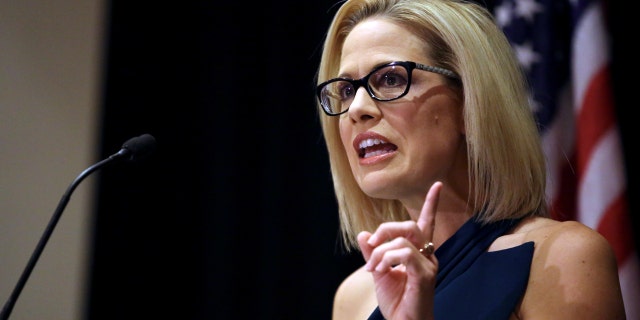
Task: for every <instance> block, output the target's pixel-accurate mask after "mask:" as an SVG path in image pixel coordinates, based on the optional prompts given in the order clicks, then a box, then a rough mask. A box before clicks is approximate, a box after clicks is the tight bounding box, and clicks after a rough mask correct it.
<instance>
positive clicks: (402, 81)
mask: <svg viewBox="0 0 640 320" xmlns="http://www.w3.org/2000/svg"><path fill="white" fill-rule="evenodd" d="M413 69H419V70H424V71H429V72H434V73H439V74H442V75H445V76H447V77H450V78H454V79H459V76H458V75H457V74H456V73H455V72H453V71H450V70H447V69H444V68H440V67H433V66H427V65H424V64H419V63H415V62H412V61H395V62H391V63H388V64H385V65H382V66H379V67H377V68H375V69H373V71H371V72H370V73H369V74H368V75H366V76H364V77H362V78H360V79H355V80H354V79H348V78H335V79H331V80H328V81H325V82H323V83H321V84H320V85H318V87H316V95H317V96H318V99H319V100H320V105H321V106H322V110H324V112H325V113H326V114H327V115H330V116H337V115H340V114H343V113H345V112H347V111H348V110H349V106H351V102H353V97H354V96H355V94H356V92H357V91H358V89H359V88H360V87H365V88H366V89H367V92H368V93H369V96H371V98H373V99H375V100H378V101H393V100H396V99H400V98H402V97H403V96H405V95H406V94H407V92H409V87H410V86H411V72H412V71H413Z"/></svg>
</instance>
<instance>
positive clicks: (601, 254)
mask: <svg viewBox="0 0 640 320" xmlns="http://www.w3.org/2000/svg"><path fill="white" fill-rule="evenodd" d="M514 233H515V234H518V235H520V236H522V238H523V240H524V241H533V242H534V243H535V251H534V256H533V261H532V264H531V273H530V277H529V285H528V287H527V291H526V293H525V296H524V298H523V301H522V304H521V308H520V314H521V316H522V317H524V318H534V319H535V318H540V317H542V318H544V317H552V318H553V317H556V316H558V315H562V316H563V319H605V318H606V319H624V306H623V303H622V294H621V291H620V282H619V279H618V268H617V262H616V259H615V254H614V252H613V250H612V248H611V246H610V245H609V242H608V241H607V240H606V239H605V238H604V237H603V236H602V235H601V234H600V233H598V232H597V231H595V230H593V229H591V228H589V227H587V226H585V225H584V224H582V223H579V222H576V221H565V222H560V221H555V220H552V219H547V218H530V219H527V220H525V221H523V223H522V224H520V225H519V226H518V228H517V229H516V230H515V232H514Z"/></svg>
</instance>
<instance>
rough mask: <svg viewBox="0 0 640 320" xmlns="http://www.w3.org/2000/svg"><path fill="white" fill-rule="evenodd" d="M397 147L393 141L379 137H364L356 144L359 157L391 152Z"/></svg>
mask: <svg viewBox="0 0 640 320" xmlns="http://www.w3.org/2000/svg"><path fill="white" fill-rule="evenodd" d="M397 149H398V146H396V145H395V144H393V143H389V142H386V141H383V140H380V139H365V140H362V141H361V142H360V144H359V145H358V156H359V157H360V158H363V159H364V158H370V157H375V156H379V155H383V154H387V153H390V152H393V151H395V150H397Z"/></svg>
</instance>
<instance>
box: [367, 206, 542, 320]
mask: <svg viewBox="0 0 640 320" xmlns="http://www.w3.org/2000/svg"><path fill="white" fill-rule="evenodd" d="M519 221H520V220H519V219H514V220H503V221H499V222H495V223H492V224H488V225H484V226H483V225H481V224H480V223H479V222H477V221H475V219H469V221H467V222H466V223H465V224H464V225H462V227H460V229H459V230H458V231H457V232H456V233H455V234H454V235H453V236H452V237H451V238H449V239H447V241H445V242H444V243H443V244H442V246H440V247H439V248H438V249H437V250H436V251H435V253H434V254H435V255H436V257H437V258H438V265H439V270H438V275H437V278H436V292H435V294H436V295H435V298H434V299H435V300H434V310H433V312H434V317H435V319H447V320H455V319H464V320H470V319H491V320H499V319H509V316H510V314H511V313H512V312H513V310H514V308H515V306H516V304H517V303H518V301H519V300H520V298H521V297H522V295H523V294H524V291H525V289H526V287H527V282H528V280H529V271H530V270H531V259H532V258H533V242H526V243H523V244H521V245H519V246H516V247H513V248H508V249H504V250H498V251H490V252H487V249H488V248H489V246H490V245H491V243H493V241H494V240H495V239H496V238H498V237H500V236H501V235H503V234H505V233H506V232H508V231H509V230H510V229H511V228H512V227H513V226H515V225H516V224H517V223H518V222H519ZM382 319H384V317H383V316H382V313H380V310H379V309H378V308H376V309H375V310H374V311H373V313H372V314H371V315H370V316H369V318H368V320H382Z"/></svg>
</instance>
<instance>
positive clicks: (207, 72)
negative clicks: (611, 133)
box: [85, 0, 636, 320]
mask: <svg viewBox="0 0 640 320" xmlns="http://www.w3.org/2000/svg"><path fill="white" fill-rule="evenodd" d="M335 2H336V1H332V0H325V1H299V0H298V1H277V2H261V3H249V2H240V1H239V2H231V1H187V2H161V1H160V2H158V1H155V2H141V1H116V0H112V1H110V2H109V10H108V11H109V16H108V19H107V20H108V23H107V30H106V37H107V40H106V43H105V51H104V52H105V61H104V79H103V83H104V87H103V111H102V112H103V114H102V119H101V122H102V125H103V127H102V129H101V132H102V135H101V137H100V140H101V141H100V146H101V147H100V150H101V157H103V158H104V157H107V156H109V155H111V154H113V153H115V152H116V151H118V150H119V149H120V147H121V145H122V143H123V142H124V141H126V140H127V139H129V138H131V137H133V136H137V135H140V134H143V133H150V134H152V135H153V136H154V137H155V138H156V140H157V149H156V151H155V152H154V154H153V155H151V156H150V157H149V158H147V159H145V160H143V161H141V162H133V163H117V164H114V165H112V166H109V167H106V168H104V169H103V170H101V171H100V173H99V175H98V177H97V178H96V179H98V181H99V184H98V188H97V202H96V208H95V220H94V221H93V224H94V243H93V252H92V257H91V261H92V262H91V263H92V265H91V266H90V275H89V280H90V289H89V292H88V304H87V307H86V313H85V314H86V318H87V319H159V318H162V319H165V318H166V319H245V318H246V319H308V320H309V319H319V320H320V319H323V320H324V319H330V318H331V305H332V299H333V294H334V292H335V289H336V288H337V286H338V285H339V283H340V281H341V280H342V279H343V278H344V277H345V276H346V275H347V274H349V273H351V272H352V271H353V270H354V269H355V268H357V267H358V266H359V265H361V263H362V258H361V257H360V255H359V254H358V253H354V254H346V253H345V252H343V250H342V246H341V245H340V240H339V237H338V218H337V206H336V201H335V199H334V195H333V189H332V184H331V179H330V174H329V166H328V162H327V155H326V149H325V146H324V144H323V141H322V137H321V131H320V128H319V124H318V119H317V117H318V114H317V113H316V110H315V106H314V91H313V89H314V79H313V78H314V74H315V70H316V68H317V65H318V61H319V58H320V57H319V55H320V51H321V45H322V41H323V35H324V32H325V30H326V28H327V27H328V25H329V22H330V19H331V18H332V16H333V13H335V7H334V6H333V4H334V3H335ZM618 28H619V27H618ZM624 47H625V44H622V45H619V46H618V47H616V49H617V50H618V51H617V52H621V51H624V50H625V49H624ZM614 67H615V69H614V71H615V76H616V77H623V76H624V73H625V70H624V69H623V68H624V67H620V66H619V65H614ZM617 93H618V92H617ZM619 97H621V99H623V101H633V100H624V99H633V98H635V97H629V95H628V94H627V93H626V92H625V91H621V92H619ZM631 107H632V106H624V108H628V109H631ZM633 107H634V108H635V106H633ZM620 112H621V113H622V112H627V111H626V110H621V111H620ZM625 120H626V119H625V117H624V114H623V115H622V117H621V125H623V126H624V125H627V123H628V122H630V121H625ZM623 130H624V128H623ZM625 143H631V142H627V141H625ZM629 157H630V156H629ZM635 190H636V186H635V185H633V181H630V182H629V191H630V192H634V193H635ZM631 198H632V197H631ZM632 205H635V204H634V203H632ZM634 211H635V210H634Z"/></svg>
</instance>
